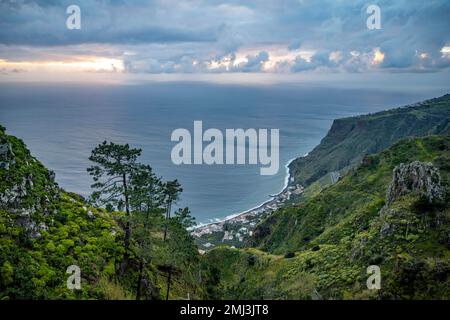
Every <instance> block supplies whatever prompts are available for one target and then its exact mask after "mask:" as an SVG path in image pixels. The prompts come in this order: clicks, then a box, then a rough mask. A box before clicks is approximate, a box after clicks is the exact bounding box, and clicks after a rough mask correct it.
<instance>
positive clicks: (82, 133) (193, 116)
mask: <svg viewBox="0 0 450 320" xmlns="http://www.w3.org/2000/svg"><path fill="white" fill-rule="evenodd" d="M442 93H444V92H442ZM435 95H438V93H437V92H420V93H418V92H415V93H411V92H398V91H396V92H394V91H379V90H377V91H374V90H372V91H367V90H344V89H332V88H317V87H305V86H293V85H292V86H289V85H286V84H284V85H280V86H243V85H240V86H231V85H213V84H204V83H194V82H187V83H149V84H145V85H133V86H81V85H70V86H69V85H39V86H38V85H30V84H28V85H23V84H22V85H17V84H15V85H13V84H1V85H0V123H1V124H2V125H3V126H5V127H6V128H7V130H8V132H9V133H11V134H14V135H17V136H18V137H20V138H22V139H23V140H24V141H25V142H26V144H27V145H28V147H29V148H30V149H31V151H32V153H33V154H34V155H35V156H36V157H37V158H38V159H40V160H41V161H42V162H43V163H44V164H45V165H46V166H47V167H48V168H50V169H52V170H54V171H55V172H56V179H57V181H58V182H59V184H60V185H61V186H62V187H64V188H65V189H67V190H70V191H74V192H77V193H80V194H82V195H87V194H89V192H90V184H91V179H90V176H89V175H88V174H87V173H86V168H87V167H88V166H89V165H90V163H89V161H88V157H89V154H90V151H91V149H92V148H93V147H94V146H95V145H97V144H98V143H100V142H102V141H103V140H108V141H114V142H116V143H129V144H131V145H132V146H135V147H139V148H142V149H143V156H142V158H141V161H142V162H146V163H148V164H150V165H151V166H152V167H153V168H154V170H155V171H156V173H157V174H158V175H160V176H162V177H163V178H164V179H174V178H177V179H178V180H179V181H180V182H181V184H182V186H183V188H184V192H183V194H182V199H181V200H180V202H179V205H180V206H189V207H190V208H191V211H192V212H193V214H194V215H195V216H196V217H197V220H198V221H199V222H203V223H206V222H210V221H212V220H214V219H220V218H224V217H226V216H228V215H230V214H234V213H237V212H242V211H244V210H246V209H249V208H252V207H255V206H257V205H258V204H260V203H261V202H263V201H265V200H267V199H268V197H269V194H274V193H277V192H278V191H280V190H281V189H282V187H283V184H284V179H285V175H286V171H285V168H284V166H285V164H286V163H287V162H288V161H289V160H290V159H291V158H294V157H297V156H300V155H304V154H305V153H307V152H309V151H310V150H311V149H312V148H313V147H314V146H315V145H317V144H318V143H319V142H320V140H321V138H322V137H323V136H324V135H325V134H326V132H327V130H328V129H329V127H330V125H331V123H332V120H333V119H335V118H339V117H345V116H351V115H356V114H364V113H369V112H375V111H379V110H382V109H386V108H389V107H394V106H399V105H403V104H407V103H412V102H416V101H419V100H421V99H424V98H430V97H433V96H435ZM194 120H202V121H203V128H204V130H206V129H207V128H218V129H221V130H225V129H226V128H244V129H246V128H255V129H258V128H279V129H280V170H279V171H278V174H276V175H273V176H261V175H260V174H259V168H260V167H259V165H213V166H207V165H190V166H188V165H181V166H176V165H174V164H172V162H171V159H170V152H171V149H172V147H173V146H174V144H175V143H174V142H171V141H170V135H171V132H172V131H173V130H174V129H176V128H187V129H189V130H190V131H191V132H192V130H193V121H194Z"/></svg>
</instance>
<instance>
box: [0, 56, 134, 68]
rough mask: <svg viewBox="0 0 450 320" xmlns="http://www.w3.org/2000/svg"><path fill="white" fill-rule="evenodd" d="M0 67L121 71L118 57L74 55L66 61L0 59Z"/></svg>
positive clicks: (121, 63)
mask: <svg viewBox="0 0 450 320" xmlns="http://www.w3.org/2000/svg"><path fill="white" fill-rule="evenodd" d="M0 69H3V70H16V71H42V72H123V71H124V69H125V68H124V64H123V61H122V60H120V59H113V58H105V57H74V58H72V59H71V60H66V61H9V60H4V59H0Z"/></svg>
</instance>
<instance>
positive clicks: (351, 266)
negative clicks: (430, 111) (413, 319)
mask: <svg viewBox="0 0 450 320" xmlns="http://www.w3.org/2000/svg"><path fill="white" fill-rule="evenodd" d="M414 161H419V162H414ZM429 163H430V164H429ZM401 164H410V165H406V166H405V165H403V166H402V165H401ZM394 169H395V172H396V175H395V179H393V170H394ZM418 172H421V173H420V174H418ZM390 186H391V187H390ZM402 188H403V189H402ZM388 190H389V191H388ZM449 195H450V137H448V136H429V137H425V138H410V139H406V140H402V141H399V142H397V143H396V144H395V145H394V146H392V147H391V148H389V149H387V150H385V151H383V152H381V153H379V154H376V155H373V156H369V157H366V158H365V159H364V161H363V163H362V164H361V165H360V166H358V167H357V168H355V169H353V170H351V171H350V172H349V173H348V174H346V175H345V176H344V177H343V178H342V179H341V180H340V181H339V182H337V183H336V184H335V185H333V186H330V187H328V188H326V189H325V190H323V191H322V192H321V193H320V194H318V195H316V196H314V197H312V198H311V199H309V200H307V201H305V202H304V203H302V204H300V205H298V206H297V207H291V208H285V209H283V210H281V211H278V212H277V213H275V214H274V215H273V216H272V217H269V218H268V220H267V221H266V222H265V223H263V224H261V225H260V226H258V228H257V230H256V231H255V239H256V240H258V241H256V242H257V243H258V247H259V249H260V250H257V249H245V250H238V249H229V248H225V247H222V248H217V249H213V250H211V251H210V252H209V253H208V254H207V259H208V261H209V263H210V271H211V273H212V274H215V275H216V277H215V279H216V283H215V288H216V289H215V290H213V292H214V294H215V295H216V296H217V297H220V298H239V299H256V298H274V299H299V298H301V299H309V298H313V299H314V298H316V299H320V298H327V299H329V298H348V299H350V298H351V299H359V298H387V299H398V298H401V299H421V298H437V299H444V298H445V299H449V298H450V285H449V284H450V282H449V275H450V255H449V252H450V251H449V249H450V234H449V232H448V231H449V230H450V211H449V210H450V209H449V207H448V203H449ZM261 250H264V251H268V252H270V253H265V252H263V251H261ZM369 265H378V266H379V267H380V268H381V275H382V282H381V290H368V289H367V287H366V279H367V278H368V275H367V274H366V268H367V267H368V266H369Z"/></svg>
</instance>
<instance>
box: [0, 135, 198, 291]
mask: <svg viewBox="0 0 450 320" xmlns="http://www.w3.org/2000/svg"><path fill="white" fill-rule="evenodd" d="M162 220H163V218H162V216H161V215H157V216H155V217H153V220H152V223H153V226H154V228H152V229H151V231H150V233H149V234H148V237H149V238H150V237H152V239H153V241H152V244H153V247H152V248H151V249H150V248H148V250H149V252H148V254H147V255H151V257H150V258H149V259H148V260H147V261H148V263H146V264H145V266H144V268H143V269H142V270H141V271H139V270H140V268H139V267H140V266H139V259H138V258H139V254H140V252H139V248H138V246H137V243H136V241H132V246H131V250H132V254H131V257H130V262H129V266H128V268H127V270H126V272H125V273H124V274H119V271H118V269H119V266H120V263H121V262H122V259H123V255H124V241H123V237H124V231H123V225H124V221H126V220H125V217H124V214H123V212H121V211H107V210H105V209H102V208H98V207H93V206H91V205H89V204H87V203H86V201H85V200H84V199H83V198H82V197H80V196H78V195H76V194H72V193H68V192H66V191H64V190H62V189H60V188H59V187H58V185H57V184H56V183H55V181H54V174H53V173H52V172H50V171H48V170H47V169H46V168H45V167H44V166H43V165H42V164H41V163H40V162H39V161H38V160H36V159H35V158H34V157H33V156H32V155H31V154H30V152H29V151H28V149H27V148H26V146H25V144H24V143H23V142H22V141H21V140H20V139H17V138H16V137H14V136H11V135H7V134H6V133H5V129H4V128H3V127H0V299H75V298H77V299H135V297H136V290H137V283H138V279H139V277H138V276H139V272H141V279H142V293H141V297H142V298H145V299H163V298H165V295H166V283H167V277H166V272H165V271H166V270H165V268H166V269H167V264H168V263H169V262H170V263H171V265H173V264H175V265H176V268H174V272H173V274H172V282H171V291H170V298H171V299H177V298H178V299H181V298H186V297H187V296H188V295H189V296H190V297H192V298H197V299H199V298H204V297H205V294H206V293H205V291H204V288H203V286H202V284H201V282H199V281H198V277H199V276H200V277H201V275H200V274H199V268H200V255H199V254H198V251H197V247H196V246H195V244H194V242H193V239H192V237H190V235H189V234H188V233H187V231H186V230H185V229H184V228H183V227H182V226H180V225H179V224H178V223H177V221H175V220H174V219H172V221H171V222H170V226H169V236H168V241H166V242H165V243H163V242H162V241H161V236H160V235H161V234H162V228H161V226H162V225H163V221H162ZM150 250H151V251H150ZM168 252H169V253H170V254H173V253H175V254H176V255H177V256H179V257H180V259H183V261H181V262H180V261H176V262H174V261H173V260H174V259H169V258H167V256H168ZM71 265H77V266H79V268H80V270H81V290H70V289H68V288H67V285H66V281H67V279H68V277H69V276H70V274H67V273H66V270H67V268H68V267H69V266H71Z"/></svg>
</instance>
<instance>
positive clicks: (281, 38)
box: [0, 0, 450, 81]
mask: <svg viewBox="0 0 450 320" xmlns="http://www.w3.org/2000/svg"><path fill="white" fill-rule="evenodd" d="M73 4H75V5H77V6H78V7H79V8H80V13H81V15H80V21H81V22H80V27H81V28H80V29H72V30H71V29H68V28H67V25H66V20H67V19H68V17H69V14H67V12H66V10H67V7H68V6H70V5H73ZM374 4H375V5H377V6H378V7H379V8H380V23H381V28H380V29H369V28H368V27H367V23H366V21H367V19H368V18H369V17H370V16H371V13H368V12H367V8H368V6H370V5H374ZM449 30H450V1H448V0H427V1H422V0H420V1H418V0H395V1H393V0H389V1H375V0H366V1H364V0H354V1H349V0H229V1H222V0H176V1H175V0H136V1H132V0H130V1H125V0H102V1H95V0H70V1H64V0H63V1H57V0H49V1H33V0H0V81H20V80H26V81H44V80H53V81H55V80H67V79H88V78H92V79H100V80H101V79H103V80H107V79H109V80H111V79H122V80H124V79H125V81H131V80H132V79H140V78H143V77H153V78H155V77H160V78H168V79H170V78H171V77H197V78H198V77H200V78H201V77H203V78H205V77H206V79H212V78H216V79H227V77H229V79H236V75H239V78H240V79H267V78H270V77H277V78H278V79H294V78H302V77H303V78H305V77H306V78H314V77H321V76H322V77H328V76H330V77H331V75H335V74H339V75H341V76H343V77H345V76H346V75H354V74H358V75H372V74H376V75H377V76H378V77H380V74H381V75H382V76H381V77H383V75H392V74H399V73H403V74H404V73H407V74H414V76H413V77H420V76H421V75H423V74H430V73H433V74H439V76H438V77H437V78H438V79H439V78H443V77H444V78H445V77H447V78H448V75H449V71H450V32H449Z"/></svg>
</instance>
